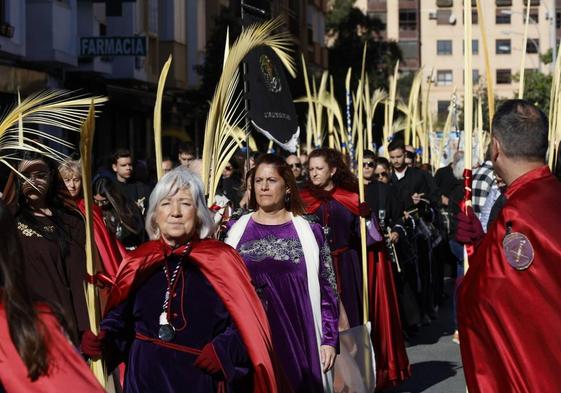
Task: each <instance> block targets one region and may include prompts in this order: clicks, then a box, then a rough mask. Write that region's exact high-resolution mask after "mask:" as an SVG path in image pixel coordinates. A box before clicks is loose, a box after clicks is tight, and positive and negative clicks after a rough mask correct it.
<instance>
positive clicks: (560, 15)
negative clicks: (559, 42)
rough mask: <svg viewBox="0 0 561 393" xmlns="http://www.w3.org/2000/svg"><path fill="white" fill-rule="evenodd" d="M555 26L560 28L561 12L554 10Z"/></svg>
mask: <svg viewBox="0 0 561 393" xmlns="http://www.w3.org/2000/svg"><path fill="white" fill-rule="evenodd" d="M555 28H556V29H561V12H560V11H555Z"/></svg>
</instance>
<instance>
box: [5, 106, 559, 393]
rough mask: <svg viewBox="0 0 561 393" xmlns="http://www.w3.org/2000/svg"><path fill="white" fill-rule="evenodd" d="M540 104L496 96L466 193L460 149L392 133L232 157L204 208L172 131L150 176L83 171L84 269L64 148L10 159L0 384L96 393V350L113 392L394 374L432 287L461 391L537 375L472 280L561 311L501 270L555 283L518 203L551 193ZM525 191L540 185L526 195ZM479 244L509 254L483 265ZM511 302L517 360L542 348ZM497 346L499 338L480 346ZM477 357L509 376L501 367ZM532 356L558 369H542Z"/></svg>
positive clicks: (127, 168)
mask: <svg viewBox="0 0 561 393" xmlns="http://www.w3.org/2000/svg"><path fill="white" fill-rule="evenodd" d="M543 119H545V116H544V115H543V113H541V112H540V111H539V110H538V109H536V108H535V107H533V106H532V105H530V104H527V103H525V102H524V101H516V100H512V101H508V102H507V103H506V104H505V105H504V106H503V107H501V109H500V110H499V111H497V114H496V118H495V121H494V132H495V134H494V135H496V137H494V139H493V142H492V144H491V146H490V148H489V151H488V153H487V156H486V160H485V162H483V163H479V164H478V165H477V166H476V168H474V173H473V184H472V192H473V199H472V201H471V202H472V206H473V208H471V207H466V204H465V203H464V202H462V201H463V199H464V192H465V184H464V176H465V174H466V173H465V171H464V167H465V164H464V154H463V152H462V151H457V152H455V153H454V155H453V159H452V162H451V163H450V164H449V165H447V166H445V167H443V168H439V169H438V170H436V171H435V173H434V175H433V173H432V169H431V168H430V166H428V165H426V164H424V163H422V162H420V161H419V157H418V156H417V155H416V152H415V149H413V148H412V147H411V146H406V145H405V144H404V142H403V141H402V140H400V139H395V140H393V141H392V142H391V143H389V145H388V148H387V157H389V159H386V158H384V157H382V156H378V154H376V153H375V152H373V151H369V150H367V151H365V152H364V155H363V161H362V162H358V163H356V162H352V160H349V158H348V157H347V156H345V155H343V154H342V153H341V152H339V151H337V150H334V149H329V148H318V149H315V150H313V151H310V152H307V153H306V154H300V155H296V154H286V155H278V154H277V155H275V154H258V153H253V154H251V155H248V156H246V155H245V154H241V155H240V156H235V157H233V158H232V159H231V160H230V162H229V163H228V165H227V166H226V167H225V169H224V173H223V174H222V179H221V182H220V185H219V189H218V192H217V201H216V203H215V204H214V205H213V206H212V207H211V208H208V207H207V205H208V204H207V201H206V198H205V193H204V187H203V183H202V176H205V174H202V173H200V168H201V165H200V159H198V158H197V157H196V155H195V152H194V150H192V149H191V148H190V147H184V148H181V149H180V150H179V151H178V153H177V160H172V159H171V158H169V157H165V158H164V160H163V162H162V169H163V171H164V176H163V177H162V178H161V179H160V180H159V181H157V180H156V179H155V178H150V173H152V172H154V171H150V170H147V168H146V167H145V168H144V170H143V171H137V167H135V165H134V161H133V157H132V155H131V153H130V152H129V151H127V150H123V149H120V150H118V151H116V152H115V154H114V156H113V159H112V163H111V166H110V167H106V168H99V169H98V170H97V171H96V174H95V176H93V178H92V179H88V181H91V184H92V188H91V189H92V190H93V192H92V194H93V195H92V197H93V201H94V207H93V212H92V218H93V223H92V225H93V228H94V243H95V247H94V248H95V250H96V252H95V253H94V254H95V255H94V257H95V258H94V259H95V266H96V268H95V269H96V271H95V274H93V275H88V274H87V272H86V265H85V225H84V223H85V218H84V217H85V203H84V195H83V191H82V182H83V181H84V179H82V175H81V174H82V171H81V167H80V165H81V164H80V161H79V160H71V159H68V160H66V161H64V162H63V163H61V164H58V165H57V164H56V163H54V162H53V161H51V160H50V159H48V158H46V157H44V156H41V155H39V154H35V153H33V154H31V153H30V154H25V155H24V156H23V157H22V159H21V161H20V162H19V165H18V168H17V169H18V171H19V173H20V174H21V175H22V176H17V175H16V174H15V173H12V174H11V175H10V177H9V178H8V179H7V181H6V184H5V187H4V191H3V193H2V201H1V204H0V225H2V228H3V232H2V234H1V235H0V237H1V242H0V272H1V274H2V276H1V278H2V280H1V283H2V288H3V289H2V305H1V307H0V317H1V318H0V320H1V321H0V334H2V335H4V339H3V340H2V349H3V350H2V351H0V362H2V364H9V367H7V368H6V367H4V368H3V369H2V371H0V382H1V387H0V391H2V389H3V390H4V391H7V392H16V391H17V392H22V391H42V390H41V389H45V391H47V389H48V388H49V387H50V388H51V389H54V390H58V389H60V390H62V389H63V388H62V386H64V389H70V390H71V391H80V392H98V391H103V390H102V388H101V386H100V385H99V383H98V382H97V381H96V380H95V378H94V377H93V375H92V374H91V373H90V372H89V371H88V369H87V363H86V361H88V360H96V359H102V360H103V361H104V362H105V365H106V368H107V370H108V371H109V373H110V377H109V379H110V380H111V381H112V382H111V386H113V388H112V389H113V390H114V391H121V389H124V391H125V392H156V391H158V392H178V391H182V390H181V389H185V387H187V386H188V387H189V388H188V391H193V392H207V391H214V392H251V391H253V392H367V391H370V389H371V388H370V386H373V385H369V384H368V381H367V380H369V379H373V380H374V381H375V386H376V389H377V390H378V391H382V390H384V389H386V388H389V387H393V386H396V385H398V384H399V383H401V382H402V381H404V380H405V379H407V378H408V377H409V376H410V375H411V368H410V365H409V360H408V358H407V354H406V351H405V347H406V344H407V341H408V340H409V339H410V338H411V336H414V335H417V334H419V333H420V332H421V331H422V329H423V327H424V326H426V325H429V324H431V323H432V321H434V320H435V319H436V318H439V307H440V305H441V304H442V302H443V301H444V300H446V298H447V296H449V295H451V296H452V303H453V305H454V313H453V314H454V318H453V320H450V321H449V324H450V328H451V331H455V332H454V335H453V340H454V341H455V342H457V343H460V344H461V345H462V355H463V359H464V362H466V364H465V368H466V377H467V380H468V385H469V388H470V391H509V390H508V389H506V388H505V386H513V384H515V385H516V384H517V385H516V386H519V387H520V389H518V390H516V389H515V390H516V391H532V389H525V387H527V386H540V387H543V388H545V387H547V383H548V382H544V378H542V379H540V378H537V377H536V378H537V379H535V380H532V381H530V382H527V381H522V380H519V375H518V374H517V373H516V372H514V371H512V370H506V369H507V368H508V367H507V366H506V365H508V360H504V353H505V351H506V352H508V350H505V349H504V347H506V346H508V345H509V344H508V340H509V339H511V338H512V337H513V334H511V333H508V334H505V333H504V330H500V329H493V328H492V327H489V326H495V327H497V326H499V327H501V328H503V329H507V330H508V329H509V327H508V326H505V325H504V324H503V323H502V320H501V319H500V318H499V319H497V314H501V313H502V314H504V315H502V318H504V320H509V321H511V320H512V315H510V314H509V313H507V312H505V311H504V309H499V308H497V309H495V308H492V307H490V306H489V305H488V303H487V302H489V301H490V300H489V298H486V297H485V296H484V295H483V292H486V293H488V294H489V296H490V297H491V298H492V299H493V300H496V303H495V304H496V305H501V306H504V307H506V308H510V309H516V312H520V313H522V314H523V315H525V316H526V317H528V318H530V317H531V316H530V315H529V314H528V313H530V314H531V312H532V307H534V308H536V307H541V308H543V309H544V310H545V311H544V312H547V313H548V315H549V317H550V318H558V317H559V315H560V313H559V308H557V309H556V308H555V306H556V305H558V304H557V303H558V302H555V301H551V302H550V303H549V304H548V306H547V307H546V305H544V304H543V303H542V302H540V299H542V298H539V297H538V298H539V299H538V298H536V297H535V296H534V295H535V293H534V292H536V291H538V289H536V291H530V293H529V294H528V293H526V294H525V295H524V296H522V293H523V292H525V289H524V288H525V285H526V284H523V283H522V281H520V282H518V281H519V280H523V276H521V275H520V274H521V273H520V272H521V271H525V270H526V269H528V268H529V267H530V265H533V266H534V268H535V269H540V270H539V271H538V274H539V278H540V280H543V281H540V282H542V284H543V286H542V284H539V283H537V282H535V283H534V284H531V285H535V286H536V288H538V287H539V288H541V290H542V291H544V290H545V289H544V288H546V289H547V291H546V292H547V295H548V296H551V298H550V299H553V298H554V297H555V296H556V295H558V294H559V289H561V288H559V284H558V282H559V281H558V279H559V277H560V275H559V274H558V273H559V272H556V271H555V269H557V270H558V269H559V268H558V267H555V266H553V267H552V266H550V265H547V266H546V267H541V264H543V263H544V261H547V260H548V258H550V256H549V255H550V254H551V249H554V250H555V251H554V252H556V253H559V250H560V249H561V248H560V247H557V248H555V247H556V246H554V245H552V244H549V245H548V244H544V242H540V240H539V239H544V237H543V236H545V234H542V235H539V236H538V235H534V232H532V231H533V229H532V228H535V227H539V226H543V225H541V224H540V222H539V220H538V219H536V217H533V216H532V214H531V213H530V212H529V210H530V209H528V208H527V207H526V205H525V204H526V203H528V202H527V201H526V199H525V198H530V199H532V200H531V205H532V206H544V207H545V206H554V205H555V201H554V199H555V198H558V196H559V195H561V194H559V193H557V194H555V192H559V188H560V186H559V184H558V182H557V180H556V179H555V178H554V177H553V176H552V175H551V173H550V172H549V170H548V169H547V167H545V166H544V158H545V150H544V147H543V146H544V143H545V146H547V122H546V121H544V120H543ZM517 122H519V123H520V122H525V123H524V127H517ZM544 125H545V128H544ZM544 129H545V131H544ZM544 132H545V142H544V140H543V138H544ZM528 138H529V139H531V140H532V141H533V142H532V143H529V142H528V141H527V140H526V139H528ZM540 138H541V139H540ZM357 165H362V167H363V171H362V173H363V181H361V182H359V181H358V179H357V177H356V175H355V173H356V166H357ZM138 172H140V173H138ZM142 172H145V173H142ZM529 177H531V179H530V178H529ZM527 178H528V179H527ZM521 179H522V180H521ZM524 179H526V180H524ZM532 181H534V183H532ZM536 182H537V183H536ZM538 183H539V184H538ZM532 184H533V185H532ZM361 185H363V187H364V190H363V191H364V199H365V200H364V202H362V203H361V202H360V200H359V191H360V190H359V187H361ZM532 187H537V188H539V189H540V190H541V191H540V192H539V193H538V194H539V195H537V196H531V194H529V192H530V191H529V190H530V189H531V188H532ZM540 187H541V188H540ZM552 190H553V191H552ZM468 205H469V204H468ZM544 214H545V213H544ZM555 214H557V213H552V214H551V215H550V216H549V217H545V218H544V219H546V220H547V221H548V225H550V226H548V227H546V229H547V231H549V232H551V233H549V232H548V234H547V237H546V238H547V239H548V240H547V241H548V242H550V241H551V238H552V237H555V234H558V233H559V231H561V228H559V230H558V231H557V232H555V228H557V226H558V225H559V222H561V221H560V220H554V219H553V217H555V216H556V215H555ZM557 216H558V214H557ZM497 222H498V223H497ZM362 223H365V230H361V225H362ZM487 231H489V234H488V235H485V232H487ZM364 233H365V234H366V235H365V236H364ZM515 235H516V236H518V237H516V236H515ZM536 236H537V237H536ZM507 240H509V241H510V243H508V242H507V243H506V245H505V241H507ZM556 242H557V243H556V244H557V245H558V241H557V240H556ZM364 244H366V246H365V247H366V258H363V253H362V247H363V245H364ZM464 244H468V245H470V247H472V248H473V247H475V248H476V249H475V252H474V253H473V254H471V253H470V257H471V255H473V256H474V261H476V262H474V265H473V266H474V267H472V268H471V269H473V270H474V272H473V273H468V275H467V277H466V279H465V282H464V284H462V286H461V290H460V291H459V292H458V293H459V297H458V298H457V297H456V291H452V292H451V293H450V294H448V293H447V292H446V291H445V289H444V288H445V285H444V283H445V280H446V279H452V280H456V283H457V284H459V283H460V281H461V279H462V277H463V276H464V273H465V272H464V270H463V269H464ZM532 246H533V248H532ZM509 247H510V248H509ZM548 247H549V248H548ZM490 260H491V261H493V264H491V262H489V261H490ZM497 260H506V261H507V262H505V264H504V266H503V265H501V266H499V267H497V266H496V261H497ZM549 262H551V261H549ZM363 264H366V268H364V266H363ZM508 265H510V266H512V267H514V269H512V270H509V268H508ZM490 266H491V267H490ZM505 266H507V267H505ZM557 266H559V264H557ZM488 269H491V271H489V270H488ZM493 269H494V270H493ZM530 270H531V269H530ZM532 273H533V271H530V272H525V273H523V274H532ZM365 274H366V277H365V276H364V275H365ZM470 274H471V275H470ZM497 275H499V276H500V277H501V279H502V280H503V281H501V282H500V283H499V281H497ZM510 275H517V276H515V277H514V278H512V279H513V280H514V282H515V283H516V288H517V289H518V290H519V291H520V292H518V294H519V295H521V296H522V297H521V298H520V299H522V300H524V302H525V303H524V304H526V305H527V306H528V307H527V308H524V307H525V306H524V304H517V303H519V302H518V300H517V299H518V297H517V298H510V299H509V300H506V301H505V302H504V304H503V303H501V301H499V300H497V298H496V297H497V296H499V297H500V295H499V294H498V292H494V291H495V290H498V288H499V287H501V285H502V287H504V288H509V287H508V284H509V283H510V281H508V279H509V276H510ZM505 277H506V279H505ZM521 277H522V278H521ZM478 280H485V283H486V285H487V286H486V287H485V288H483V289H482V288H480V285H483V284H481V281H478ZM505 280H506V281H505ZM517 280H518V281H517ZM556 280H557V281H556ZM504 282H507V284H504ZM86 283H91V284H94V285H96V286H97V287H98V291H99V302H100V305H101V308H102V321H101V325H100V327H99V333H98V334H94V333H93V331H94V330H95V331H97V328H95V329H94V327H92V326H90V322H89V319H88V309H87V302H86V297H85V292H84V285H85V284H86ZM365 283H366V286H367V287H366V288H365V287H364V285H365ZM505 285H506V286H505ZM493 286H496V288H495V289H492V288H491V287H493ZM536 299H538V300H536ZM482 304H483V305H482ZM497 307H499V306H497ZM456 310H459V312H458V318H456ZM497 310H498V311H497ZM366 311H368V312H366ZM507 314H508V315H507ZM528 318H521V319H520V320H519V322H514V321H513V320H512V321H511V322H512V323H514V324H516V323H519V324H520V326H519V328H517V329H516V332H514V336H515V339H516V340H517V341H516V343H517V345H519V346H520V351H518V352H516V351H514V352H516V353H518V354H519V353H522V354H523V355H524V356H518V357H517V356H516V355H513V354H509V355H512V356H509V359H511V360H512V361H517V362H519V363H517V364H519V365H521V367H535V364H538V363H540V359H537V358H535V359H534V356H533V355H530V352H531V351H532V350H531V346H530V344H527V343H523V341H525V340H524V339H523V338H524V336H525V334H526V333H524V331H526V332H528V331H529V332H530V333H529V334H530V339H529V340H528V342H530V343H533V344H536V345H538V344H537V342H536V339H535V337H539V335H540V333H541V330H540V327H539V326H537V327H536V326H534V325H532V324H531V323H530V324H529V325H528ZM481 319H483V320H484V321H485V323H487V325H485V328H481V326H483V325H482V322H481ZM523 321H525V322H523ZM368 322H369V323H368ZM557 322H559V323H561V320H560V321H557V320H555V321H553V322H552V323H553V326H556V325H557V324H558V323H557ZM524 323H526V324H525V325H523V324H524ZM369 325H370V328H365V326H369ZM353 329H355V330H354V331H359V332H360V331H362V330H360V329H364V330H363V331H364V332H366V333H365V334H366V338H367V340H366V341H368V342H371V345H372V346H371V348H370V349H366V350H365V349H364V347H363V345H362V344H360V345H359V341H358V340H355V341H353V340H351V339H350V337H353V336H352V335H349V333H348V332H350V331H353ZM458 330H459V332H458ZM65 337H67V338H68V340H66V339H65ZM552 340H554V341H555V342H554V343H553V345H552V346H551V348H549V349H544V351H546V352H547V353H548V354H549V355H550V356H551V358H550V359H554V358H555V356H558V353H559V352H555V351H554V350H555V348H557V349H561V345H559V340H558V339H555V338H553V337H552ZM499 342H503V344H504V345H502V347H503V348H501V346H499V345H498V344H497V345H495V344H493V343H499ZM464 346H465V348H467V349H465V350H464ZM73 347H74V348H75V349H77V350H78V351H79V353H78V352H76V351H75V350H73ZM490 347H493V348H490ZM489 351H491V352H492V353H489ZM80 354H81V356H80ZM522 358H523V359H522ZM513 359H514V360H513ZM528 359H529V360H528ZM82 360H84V361H82ZM526 361H531V362H532V363H533V364H534V365H530V364H527V362H526ZM478 362H482V363H489V365H488V367H489V368H490V369H496V371H497V373H499V374H501V373H505V374H506V375H508V376H509V378H508V379H507V382H505V381H504V379H501V378H498V377H497V375H489V373H485V372H482V371H481V367H480V364H482V363H478ZM492 362H494V363H493V365H491V363H492ZM542 363H544V362H542ZM122 364H124V365H125V367H123V366H122ZM553 364H558V363H555V362H553ZM120 365H121V367H119V366H120ZM502 366H504V367H505V369H504V370H503V369H502V368H501V367H502ZM368 369H370V370H371V372H372V375H371V376H370V374H368ZM544 369H545V371H546V372H551V373H550V374H551V375H550V376H551V378H553V380H554V379H555V378H558V377H556V376H555V368H554V367H553V368H549V366H547V367H544ZM365 370H366V371H365ZM501 375H502V374H501ZM497 379H499V380H500V381H499V382H497V381H496V380H497ZM545 380H547V379H545ZM105 382H107V381H104V383H105ZM526 384H528V385H526ZM505 389H506V390H505ZM49 391H51V390H49ZM534 391H535V390H534ZM542 391H548V390H547V389H545V390H542Z"/></svg>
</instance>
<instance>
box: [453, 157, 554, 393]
mask: <svg viewBox="0 0 561 393" xmlns="http://www.w3.org/2000/svg"><path fill="white" fill-rule="evenodd" d="M506 196H507V199H508V201H507V203H506V204H505V206H504V207H503V209H502V211H501V213H500V214H499V217H498V218H497V220H496V221H495V222H494V223H493V224H491V226H490V228H489V231H488V232H487V235H486V236H485V238H484V239H483V241H482V242H481V243H480V244H479V246H478V247H477V249H476V250H475V254H474V256H473V258H471V259H470V261H469V262H470V266H469V270H468V271H467V274H466V276H465V277H464V279H463V281H462V283H461V284H460V287H459V289H458V321H459V330H460V343H461V345H460V348H461V351H462V361H463V365H464V373H465V376H466V381H467V386H468V389H469V392H470V393H479V392H485V393H486V392H528V393H529V392H558V391H559V389H560V387H559V386H561V372H560V371H559V365H560V364H561V335H559V333H558V330H557V329H558V328H559V326H561V300H560V299H561V210H560V209H559V200H560V199H559V198H560V196H561V183H560V182H559V181H558V180H557V179H556V178H555V177H554V176H553V175H552V174H551V172H550V171H549V168H547V167H546V166H544V167H541V168H538V169H535V170H532V171H530V172H528V173H526V174H525V175H523V176H521V177H519V178H518V179H516V180H515V181H514V182H513V183H512V184H510V185H509V186H508V190H507V192H506ZM509 226H511V228H512V233H515V234H519V235H518V236H521V235H523V236H525V239H524V238H523V240H524V241H525V243H524V244H523V243H522V242H521V243H520V245H521V246H522V245H524V246H525V247H527V246H528V245H529V244H531V246H532V248H533V252H534V257H533V262H532V263H531V264H530V265H529V266H528V268H527V269H526V270H516V269H515V268H514V267H512V266H511V264H510V263H509V260H508V259H507V254H506V252H505V249H504V247H503V239H504V237H505V235H506V232H507V231H506V228H507V227H509ZM528 243H529V244H528ZM521 250H522V248H520V249H519V251H518V252H519V253H520V252H521ZM526 251H527V248H526ZM509 255H510V261H511V263H513V262H515V261H516V258H514V259H513V254H509ZM525 255H530V254H526V253H525ZM514 257H516V254H514Z"/></svg>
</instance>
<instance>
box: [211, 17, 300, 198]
mask: <svg viewBox="0 0 561 393" xmlns="http://www.w3.org/2000/svg"><path fill="white" fill-rule="evenodd" d="M281 25H282V20H281V19H279V18H277V19H274V20H271V21H267V22H265V23H262V24H258V25H252V26H250V27H248V28H246V29H244V30H243V31H242V33H241V34H240V36H239V37H238V39H237V40H236V41H235V42H234V44H233V45H232V46H231V48H230V49H229V51H228V53H227V56H228V57H227V58H226V59H225V61H224V66H223V70H222V75H221V76H220V80H219V81H218V85H217V87H216V90H215V93H214V97H213V99H212V101H211V103H210V110H209V113H208V117H207V122H206V125H205V140H204V146H203V159H202V172H201V173H202V177H203V179H205V181H204V183H205V191H206V192H207V194H208V203H209V204H212V203H213V202H214V195H215V193H216V188H217V186H218V180H219V178H220V173H221V172H222V171H223V170H224V167H225V166H226V165H227V163H228V161H229V160H230V158H231V157H232V155H233V154H234V153H235V151H236V149H237V146H238V139H237V135H238V136H239V129H242V130H244V132H247V130H245V129H244V127H242V122H243V119H244V115H245V113H244V115H241V116H240V115H236V114H238V113H240V112H242V113H243V111H242V109H243V108H242V105H241V103H242V102H243V100H242V99H241V98H240V97H239V96H236V93H235V92H236V86H237V84H238V82H239V66H240V64H241V62H242V60H243V59H244V58H245V56H246V55H247V54H248V53H249V52H250V51H251V50H253V49H255V48H257V47H259V46H268V47H270V48H271V49H272V50H273V52H275V54H276V55H277V56H278V57H279V59H280V61H281V63H283V65H284V66H285V67H286V68H287V70H288V72H289V73H290V75H292V76H295V75H296V69H295V65H294V60H293V59H292V58H291V57H290V55H289V54H288V52H289V51H290V45H291V42H292V38H291V37H290V35H289V34H288V33H285V32H281V33H274V31H275V30H276V29H278V28H279V27H281Z"/></svg>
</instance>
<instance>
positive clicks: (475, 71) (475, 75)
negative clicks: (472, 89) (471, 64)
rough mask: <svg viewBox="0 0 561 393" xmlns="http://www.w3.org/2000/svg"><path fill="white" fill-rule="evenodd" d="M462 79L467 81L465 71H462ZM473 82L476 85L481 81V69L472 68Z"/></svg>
mask: <svg viewBox="0 0 561 393" xmlns="http://www.w3.org/2000/svg"><path fill="white" fill-rule="evenodd" d="M462 80H463V82H464V83H466V76H465V74H464V73H463V72H462ZM471 83H472V84H474V85H477V84H478V83H479V70H478V69H477V68H474V69H472V70H471Z"/></svg>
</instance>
